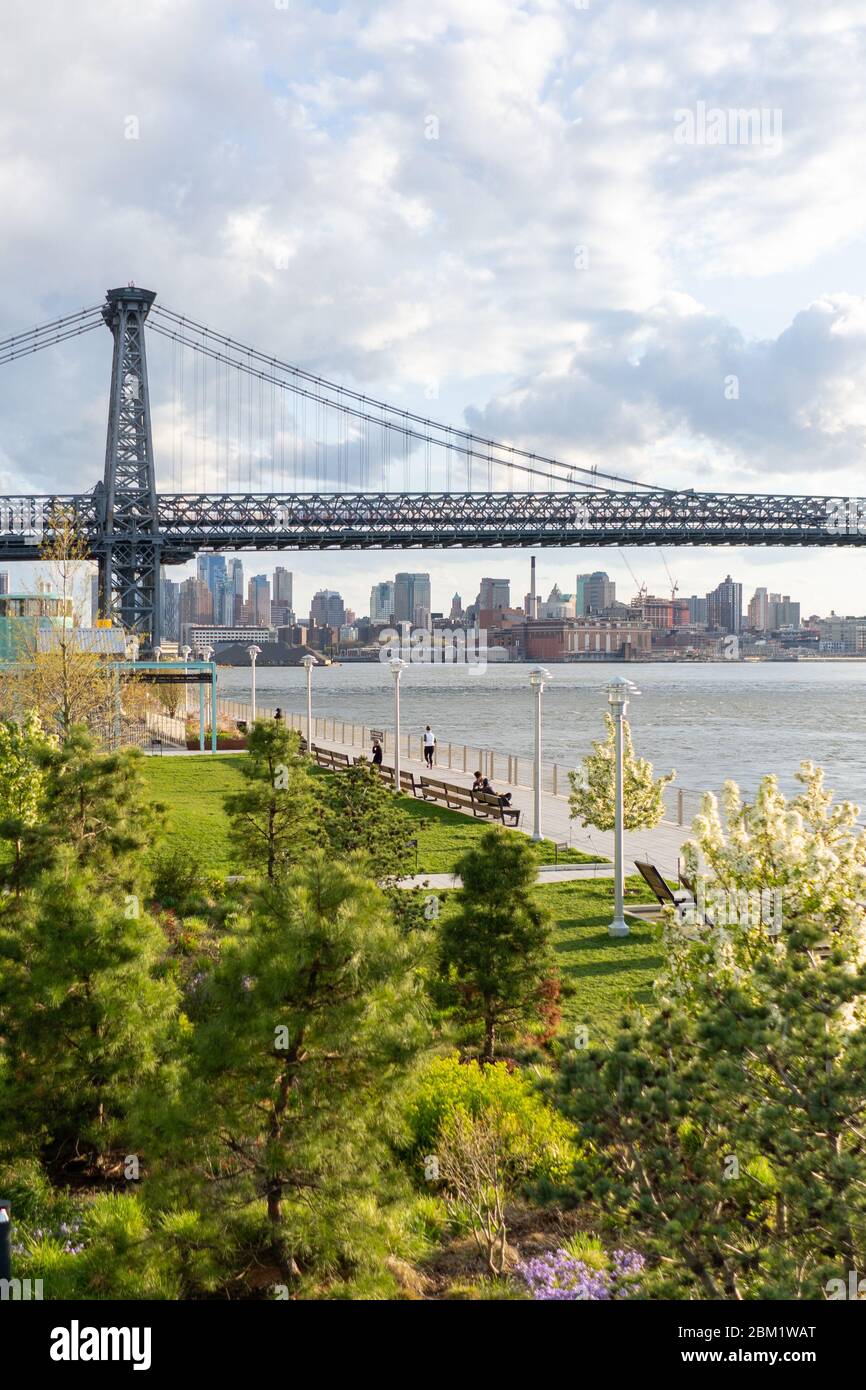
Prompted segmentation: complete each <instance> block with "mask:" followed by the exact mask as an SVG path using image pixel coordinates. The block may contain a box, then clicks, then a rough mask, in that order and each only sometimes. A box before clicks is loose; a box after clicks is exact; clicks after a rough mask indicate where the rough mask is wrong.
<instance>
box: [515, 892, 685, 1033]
mask: <svg viewBox="0 0 866 1390" xmlns="http://www.w3.org/2000/svg"><path fill="white" fill-rule="evenodd" d="M538 894H539V897H540V898H541V899H542V900H543V901H544V903H545V905H546V906H547V907H548V908H549V910H550V911H551V912H552V914H553V916H554V918H555V920H556V923H557V931H556V938H555V947H556V952H557V955H558V957H559V963H560V968H561V971H562V975H563V978H564V979H567V980H568V981H569V982H570V983H571V985H572V986H573V987H574V990H575V992H574V994H572V995H570V996H569V997H567V998H565V999H564V1000H563V1006H562V1012H563V1019H564V1020H565V1022H566V1023H567V1024H568V1025H570V1026H569V1028H568V1032H569V1033H570V1034H573V1032H574V1025H576V1024H579V1023H586V1024H588V1026H589V1043H590V1046H592V1045H593V1043H594V1042H598V1041H600V1040H609V1039H610V1038H611V1037H612V1035H613V1033H614V1032H615V1031H616V1026H617V1024H618V1022H619V1018H620V1016H621V1014H622V1011H623V1009H624V1007H625V1006H626V1004H628V1003H629V1002H630V1001H632V1000H633V1001H635V1002H637V1003H646V1002H647V1001H648V1000H649V999H650V998H651V995H652V984H653V980H654V979H655V977H656V975H657V974H658V971H659V967H660V966H661V964H662V956H661V948H660V944H659V928H658V926H654V925H652V924H651V923H647V922H642V921H639V920H638V919H637V918H634V917H632V918H630V919H629V927H630V934H629V935H628V936H623V937H616V936H608V932H607V928H608V923H609V922H610V920H611V918H612V916H613V879H607V880H604V879H598V880H596V881H592V880H588V881H584V882H571V883H551V884H545V885H544V887H542V888H539V889H538ZM625 896H626V908H627V907H628V903H629V901H631V902H634V903H638V902H646V901H647V899H648V897H649V894H648V892H647V887H646V884H645V883H644V881H643V879H642V878H639V877H637V876H634V877H632V878H628V879H626V895H625Z"/></svg>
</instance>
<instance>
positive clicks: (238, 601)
mask: <svg viewBox="0 0 866 1390" xmlns="http://www.w3.org/2000/svg"><path fill="white" fill-rule="evenodd" d="M229 582H230V584H231V587H232V602H233V610H232V619H231V620H232V622H233V623H235V624H237V623H240V622H242V621H243V615H244V565H243V561H242V560H238V559H231V560H229Z"/></svg>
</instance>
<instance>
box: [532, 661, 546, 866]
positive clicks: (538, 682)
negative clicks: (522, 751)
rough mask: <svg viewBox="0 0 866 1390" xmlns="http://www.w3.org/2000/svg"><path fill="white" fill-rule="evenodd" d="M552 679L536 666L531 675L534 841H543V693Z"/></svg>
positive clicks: (542, 668) (540, 667)
mask: <svg viewBox="0 0 866 1390" xmlns="http://www.w3.org/2000/svg"><path fill="white" fill-rule="evenodd" d="M550 679H551V675H550V672H549V671H545V669H544V667H543V666H536V668H535V670H534V671H530V673H529V684H530V685H531V686H532V689H533V690H534V692H535V774H534V781H533V789H534V804H533V811H534V816H533V824H532V838H533V840H540V839H541V692H542V690H543V689H544V686H545V682H547V681H549V680H550Z"/></svg>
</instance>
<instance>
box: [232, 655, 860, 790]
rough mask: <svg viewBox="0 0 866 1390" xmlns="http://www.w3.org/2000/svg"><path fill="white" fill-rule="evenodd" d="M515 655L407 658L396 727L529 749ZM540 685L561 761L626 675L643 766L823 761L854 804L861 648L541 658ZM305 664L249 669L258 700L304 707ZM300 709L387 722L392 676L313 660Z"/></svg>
mask: <svg viewBox="0 0 866 1390" xmlns="http://www.w3.org/2000/svg"><path fill="white" fill-rule="evenodd" d="M530 669H531V668H530V667H529V666H527V665H492V664H491V665H490V666H488V667H487V669H486V670H485V671H483V672H479V673H478V674H475V675H472V674H470V673H469V671H470V668H467V667H465V666H431V665H422V664H418V665H410V666H409V667H408V668H407V669H406V670H405V671H404V674H403V677H402V685H401V722H402V727H403V730H404V731H406V730H408V731H410V732H413V733H420V732H421V730H422V729H423V728H424V726H425V724H430V725H431V726H432V728H433V730H434V732H435V733H436V736H437V738H439V739H440V740H448V741H451V742H455V743H469V744H474V745H480V746H484V747H488V748H494V749H500V750H502V751H503V752H509V753H518V754H520V755H522V756H531V754H532V746H533V742H532V741H533V722H532V708H533V706H532V700H533V697H532V695H531V692H530V686H529V671H530ZM549 670H550V674H551V677H552V679H551V682H550V684H549V685H548V686H547V688H546V690H545V692H544V705H543V713H544V738H543V742H544V747H543V756H544V758H545V760H547V761H551V762H557V763H560V764H564V765H566V766H574V765H575V763H576V762H577V761H578V760H579V759H580V758H581V757H582V756H583V755H584V754H585V753H586V752H587V751H588V750H589V746H590V741H591V740H592V739H593V738H598V737H600V736H601V735H602V734H603V727H602V714H603V711H604V709H605V704H606V696H605V683H606V682H607V681H608V680H610V679H611V677H612V676H615V675H620V676H622V675H624V676H627V677H628V678H629V679H630V680H632V681H634V682H635V683H636V684H637V685H638V687H639V689H640V690H641V692H642V693H641V695H640V696H636V697H635V698H634V699H633V700H632V702H631V706H630V709H629V718H630V720H631V726H632V734H633V737H634V743H635V748H636V750H637V751H638V753H640V754H641V755H643V756H645V757H647V758H649V759H650V761H651V762H652V763H653V764H654V766H655V768H656V771H657V772H667V771H669V770H670V769H671V768H676V770H677V781H676V785H677V786H679V787H684V788H689V789H693V790H696V791H702V790H704V789H707V788H709V789H712V790H714V791H717V790H718V789H719V787H720V786H721V784H722V782H723V781H724V779H725V778H727V777H733V778H734V780H735V781H737V782H739V784H740V786H741V787H742V789H743V790H744V791H745V792H747V793H752V792H754V790H755V788H756V786H757V783H758V780H759V778H760V777H761V776H762V775H763V774H764V773H766V772H775V773H776V774H777V775H778V777H779V780H780V783H781V785H782V787H783V789H784V790H785V791H788V792H790V791H792V790H794V789H795V787H796V783H795V781H794V773H795V771H796V769H797V766H798V764H799V762H800V761H801V760H802V759H804V758H811V759H812V760H813V761H815V762H817V763H819V764H821V766H823V767H824V768H825V769H826V771H827V785H828V786H829V787H831V788H832V789H833V790H834V791H835V793H836V794H837V796H839V797H848V798H850V799H851V800H853V801H856V802H857V804H858V805H861V806H866V738H864V732H866V664H864V663H861V662H832V661H827V662H820V661H816V662H809V663H804V662H766V663H756V662H755V663H753V662H748V663H737V662H713V663H696V664H694V665H691V664H689V663H685V662H681V663H675V664H671V665H662V664H646V665H641V664H637V663H635V664H631V663H629V664H628V665H624V664H623V663H622V662H616V663H611V664H608V663H600V662H599V663H596V662H592V663H586V664H585V665H583V664H582V665H576V664H567V665H566V664H560V665H552V666H551V667H550V668H549ZM249 687H250V673H249V670H248V669H243V668H222V669H221V670H220V672H219V688H220V693H221V694H224V695H226V696H229V697H234V698H236V699H248V698H249ZM304 690H305V675H304V672H303V670H300V669H296V668H282V667H281V668H275V669H271V670H268V669H263V668H259V671H258V698H259V700H260V701H261V703H262V704H263V705H265V706H269V705H274V704H279V705H282V706H283V708H285V709H286V710H293V711H297V712H300V711H303V710H304V709H305V694H304ZM313 702H314V712H315V713H316V714H318V715H329V716H330V715H337V716H340V717H342V718H345V719H347V720H353V721H354V722H355V723H358V724H367V725H373V726H374V727H376V726H380V727H391V725H392V713H393V680H392V677H391V675H390V673H389V671H388V668H387V666H383V665H379V664H378V663H372V664H369V665H367V664H362V665H351V664H348V663H347V664H345V665H335V666H321V667H317V668H316V669H315V670H314V672H313Z"/></svg>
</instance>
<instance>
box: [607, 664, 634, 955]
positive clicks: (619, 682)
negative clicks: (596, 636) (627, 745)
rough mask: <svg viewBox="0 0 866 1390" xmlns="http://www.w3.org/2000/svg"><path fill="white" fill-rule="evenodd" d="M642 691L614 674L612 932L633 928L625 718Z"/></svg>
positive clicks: (611, 691)
mask: <svg viewBox="0 0 866 1390" xmlns="http://www.w3.org/2000/svg"><path fill="white" fill-rule="evenodd" d="M639 694H640V691H639V690H638V688H637V686H636V685H633V684H632V682H631V681H627V680H626V679H625V677H624V676H614V678H613V680H612V681H610V682H609V683H608V687H607V701H608V704H609V705H610V712H611V714H612V716H613V721H614V729H615V733H616V771H615V774H614V775H615V783H614V785H615V787H616V807H615V821H614V838H613V901H614V905H613V921H612V922H611V924H610V926H609V927H608V929H607V930H608V933H609V934H610V935H611V936H628V933H629V928H628V923H627V922H626V920H625V911H624V897H625V878H624V872H623V857H624V856H623V809H624V808H623V802H622V721H623V720H624V718H625V712H626V710H627V709H628V701H629V696H630V695H639Z"/></svg>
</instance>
